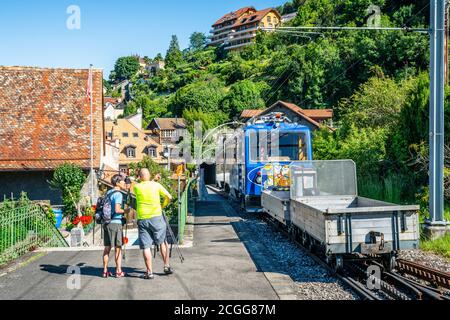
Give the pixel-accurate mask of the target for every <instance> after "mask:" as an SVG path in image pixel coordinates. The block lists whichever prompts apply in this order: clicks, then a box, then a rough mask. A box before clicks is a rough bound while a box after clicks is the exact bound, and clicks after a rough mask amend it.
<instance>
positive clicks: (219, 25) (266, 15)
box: [209, 7, 281, 50]
mask: <svg viewBox="0 0 450 320" xmlns="http://www.w3.org/2000/svg"><path fill="white" fill-rule="evenodd" d="M280 23H281V15H280V14H279V13H278V11H277V10H276V9H273V8H268V9H264V10H259V11H258V10H256V9H255V8H254V7H245V8H241V9H239V10H237V11H234V12H230V13H228V14H226V15H224V16H223V17H222V18H220V19H219V20H217V21H216V22H215V23H214V24H213V26H212V29H211V31H210V32H211V34H212V35H211V36H210V39H211V42H210V43H209V44H210V45H212V46H221V45H223V46H224V48H225V50H239V49H242V48H243V47H245V46H247V45H249V44H250V43H251V42H252V41H253V40H254V39H255V38H256V31H257V30H258V28H259V27H265V28H276V27H278V26H279V25H280Z"/></svg>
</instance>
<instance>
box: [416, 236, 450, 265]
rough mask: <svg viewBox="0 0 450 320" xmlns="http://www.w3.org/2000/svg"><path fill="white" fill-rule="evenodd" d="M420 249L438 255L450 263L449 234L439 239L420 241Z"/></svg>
mask: <svg viewBox="0 0 450 320" xmlns="http://www.w3.org/2000/svg"><path fill="white" fill-rule="evenodd" d="M420 249H422V250H424V251H430V252H433V253H436V254H439V255H441V256H443V257H444V258H446V259H447V260H449V261H450V234H447V235H445V236H444V237H443V238H440V239H436V240H425V241H422V242H421V243H420Z"/></svg>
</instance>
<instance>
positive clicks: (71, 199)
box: [50, 163, 86, 218]
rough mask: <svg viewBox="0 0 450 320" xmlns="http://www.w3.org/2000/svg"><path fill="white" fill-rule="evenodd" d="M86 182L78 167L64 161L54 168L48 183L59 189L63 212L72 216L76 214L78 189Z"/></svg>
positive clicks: (78, 196) (78, 198) (78, 197)
mask: <svg viewBox="0 0 450 320" xmlns="http://www.w3.org/2000/svg"><path fill="white" fill-rule="evenodd" d="M85 182H86V175H85V174H84V172H83V170H81V168H80V167H78V166H76V165H74V164H70V163H66V164H63V165H61V166H59V167H58V168H56V170H55V172H54V173H53V179H52V181H50V185H51V186H52V187H53V188H55V189H58V190H60V191H61V193H62V200H63V204H64V210H65V214H66V215H68V216H69V217H71V218H73V217H74V216H75V215H77V213H78V212H77V204H78V202H79V201H80V198H81V196H80V191H81V188H82V187H83V185H84V183H85Z"/></svg>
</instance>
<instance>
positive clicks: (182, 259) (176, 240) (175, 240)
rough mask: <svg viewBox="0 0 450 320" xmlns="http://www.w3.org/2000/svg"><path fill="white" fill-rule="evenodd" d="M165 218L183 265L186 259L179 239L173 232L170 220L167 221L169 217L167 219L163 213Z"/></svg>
mask: <svg viewBox="0 0 450 320" xmlns="http://www.w3.org/2000/svg"><path fill="white" fill-rule="evenodd" d="M163 217H164V220H165V222H166V225H167V229H168V230H169V234H170V237H171V238H172V241H173V242H175V243H174V244H175V249H176V250H177V253H178V256H179V257H180V261H181V263H183V262H184V257H183V254H182V253H181V250H180V246H179V245H178V239H177V238H175V235H174V233H173V230H172V228H171V226H170V224H169V220H168V219H167V217H166V215H165V214H164V213H163Z"/></svg>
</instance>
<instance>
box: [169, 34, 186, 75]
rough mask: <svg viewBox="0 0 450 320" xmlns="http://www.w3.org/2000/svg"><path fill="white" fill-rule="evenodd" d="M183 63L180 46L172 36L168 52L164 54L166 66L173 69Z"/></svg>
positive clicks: (174, 36) (175, 37)
mask: <svg viewBox="0 0 450 320" xmlns="http://www.w3.org/2000/svg"><path fill="white" fill-rule="evenodd" d="M182 61H183V53H182V52H181V50H180V44H179V43H178V38H177V36H176V35H173V36H172V40H171V41H170V45H169V50H167V54H166V66H167V67H171V68H175V67H176V66H177V65H178V64H179V63H180V62H182Z"/></svg>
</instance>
